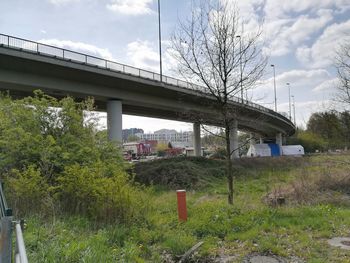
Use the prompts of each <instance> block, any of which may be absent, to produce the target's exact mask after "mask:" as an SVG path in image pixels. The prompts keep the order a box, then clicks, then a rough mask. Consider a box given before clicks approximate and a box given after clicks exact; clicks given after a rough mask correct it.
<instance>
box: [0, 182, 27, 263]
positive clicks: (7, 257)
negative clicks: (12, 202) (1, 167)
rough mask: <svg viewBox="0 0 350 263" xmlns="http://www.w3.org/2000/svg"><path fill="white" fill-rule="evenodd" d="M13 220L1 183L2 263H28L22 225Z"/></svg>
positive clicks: (0, 238) (0, 244)
mask: <svg viewBox="0 0 350 263" xmlns="http://www.w3.org/2000/svg"><path fill="white" fill-rule="evenodd" d="M12 219H13V217H12V209H11V208H9V207H8V206H7V202H6V198H5V195H4V191H3V186H2V183H0V263H12V262H15V263H28V259H27V253H26V248H25V245H24V239H23V234H22V227H21V223H20V222H18V221H12ZM13 228H14V229H15V235H16V241H15V244H16V246H15V251H13V247H12V232H13ZM13 254H14V257H13Z"/></svg>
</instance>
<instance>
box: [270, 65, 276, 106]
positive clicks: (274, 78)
mask: <svg viewBox="0 0 350 263" xmlns="http://www.w3.org/2000/svg"><path fill="white" fill-rule="evenodd" d="M271 67H272V68H273V91H274V93H275V111H276V112H277V94H276V69H275V65H274V64H271Z"/></svg>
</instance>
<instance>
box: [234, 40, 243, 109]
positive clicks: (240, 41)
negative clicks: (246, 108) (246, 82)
mask: <svg viewBox="0 0 350 263" xmlns="http://www.w3.org/2000/svg"><path fill="white" fill-rule="evenodd" d="M236 37H237V38H239V68H240V74H241V79H240V82H241V98H242V103H243V69H242V38H241V36H240V35H238V36H236Z"/></svg>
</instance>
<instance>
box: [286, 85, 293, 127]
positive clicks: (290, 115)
mask: <svg viewBox="0 0 350 263" xmlns="http://www.w3.org/2000/svg"><path fill="white" fill-rule="evenodd" d="M286 84H287V86H288V99H289V119H290V120H292V104H291V103H290V83H289V82H287V83H286Z"/></svg>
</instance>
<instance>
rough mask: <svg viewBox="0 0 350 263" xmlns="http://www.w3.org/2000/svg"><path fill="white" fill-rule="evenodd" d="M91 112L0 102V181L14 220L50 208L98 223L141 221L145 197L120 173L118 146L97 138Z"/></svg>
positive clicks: (62, 104)
mask: <svg viewBox="0 0 350 263" xmlns="http://www.w3.org/2000/svg"><path fill="white" fill-rule="evenodd" d="M92 110H94V102H93V100H92V99H86V100H84V101H81V102H75V101H74V99H73V98H71V97H66V98H63V99H61V100H58V99H55V98H53V97H50V96H48V95H45V94H44V93H43V92H41V91H35V92H34V96H33V97H27V98H24V99H22V100H12V99H11V98H10V97H9V96H7V95H0V174H1V176H2V178H3V179H4V180H5V181H6V183H7V189H8V191H7V192H8V194H9V204H10V205H11V206H12V207H13V208H14V209H15V210H16V211H19V212H20V214H21V215H25V214H30V213H33V212H34V213H36V212H39V211H40V213H43V214H49V213H51V212H52V209H51V208H52V207H53V205H54V204H55V209H57V211H58V212H62V213H75V214H78V213H81V214H83V215H86V216H88V217H89V218H91V219H94V220H99V221H103V222H127V221H129V220H131V219H135V218H137V216H140V217H141V215H142V214H144V207H146V205H143V203H142V201H145V200H147V198H146V197H145V196H146V194H143V195H141V191H140V190H139V188H138V187H137V186H135V185H133V183H132V180H130V178H129V176H128V175H127V173H126V172H125V170H126V169H127V164H126V163H125V162H124V161H123V159H122V156H121V152H120V148H119V146H118V145H117V144H115V143H112V142H110V141H108V139H107V136H106V133H104V132H98V119H97V118H96V116H95V115H94V114H92V113H91V111H92ZM142 198H143V199H142ZM144 203H146V202H144ZM55 211H56V210H55Z"/></svg>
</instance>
